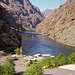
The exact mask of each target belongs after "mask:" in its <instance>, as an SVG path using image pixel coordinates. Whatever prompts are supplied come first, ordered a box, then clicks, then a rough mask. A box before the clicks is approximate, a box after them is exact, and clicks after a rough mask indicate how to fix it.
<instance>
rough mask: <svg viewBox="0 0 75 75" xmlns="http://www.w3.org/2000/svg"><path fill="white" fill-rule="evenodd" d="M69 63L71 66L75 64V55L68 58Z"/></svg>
mask: <svg viewBox="0 0 75 75" xmlns="http://www.w3.org/2000/svg"><path fill="white" fill-rule="evenodd" d="M68 62H69V63H70V64H75V53H72V54H71V55H69V56H68Z"/></svg>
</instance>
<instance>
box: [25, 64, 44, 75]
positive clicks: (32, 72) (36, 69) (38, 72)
mask: <svg viewBox="0 0 75 75" xmlns="http://www.w3.org/2000/svg"><path fill="white" fill-rule="evenodd" d="M24 75H44V74H43V70H42V67H41V65H38V64H33V65H31V66H30V67H29V68H28V69H27V70H26V72H25V73H24Z"/></svg>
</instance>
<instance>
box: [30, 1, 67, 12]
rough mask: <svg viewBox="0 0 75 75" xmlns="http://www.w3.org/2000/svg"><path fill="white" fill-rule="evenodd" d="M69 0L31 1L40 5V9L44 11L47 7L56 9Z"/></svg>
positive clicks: (35, 4)
mask: <svg viewBox="0 0 75 75" xmlns="http://www.w3.org/2000/svg"><path fill="white" fill-rule="evenodd" d="M66 1H67V0H30V2H31V3H32V4H33V5H34V6H37V7H39V9H40V11H44V10H45V9H52V10H53V9H56V8H58V7H59V6H60V5H62V4H64V3H66Z"/></svg>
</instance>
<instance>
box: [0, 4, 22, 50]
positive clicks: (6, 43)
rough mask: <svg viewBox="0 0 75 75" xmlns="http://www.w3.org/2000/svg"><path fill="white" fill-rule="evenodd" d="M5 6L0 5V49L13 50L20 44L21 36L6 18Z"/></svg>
mask: <svg viewBox="0 0 75 75" xmlns="http://www.w3.org/2000/svg"><path fill="white" fill-rule="evenodd" d="M5 12H7V11H6V9H5V8H3V7H2V6H1V5H0V50H5V51H13V50H14V49H15V48H17V47H20V46H21V36H20V35H19V34H18V33H17V31H16V28H15V27H14V25H13V27H14V28H13V27H12V25H11V24H12V23H11V24H10V22H9V21H8V20H7V19H6V17H5V15H6V14H7V13H5Z"/></svg>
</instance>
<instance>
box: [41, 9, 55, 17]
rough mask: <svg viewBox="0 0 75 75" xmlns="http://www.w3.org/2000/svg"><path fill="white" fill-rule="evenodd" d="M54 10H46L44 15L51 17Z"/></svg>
mask: <svg viewBox="0 0 75 75" xmlns="http://www.w3.org/2000/svg"><path fill="white" fill-rule="evenodd" d="M53 11H54V10H51V9H46V10H44V11H43V12H42V14H43V15H44V17H46V18H47V17H48V16H50V15H51V14H52V13H53Z"/></svg>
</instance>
